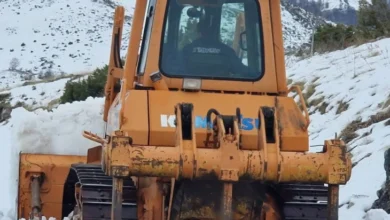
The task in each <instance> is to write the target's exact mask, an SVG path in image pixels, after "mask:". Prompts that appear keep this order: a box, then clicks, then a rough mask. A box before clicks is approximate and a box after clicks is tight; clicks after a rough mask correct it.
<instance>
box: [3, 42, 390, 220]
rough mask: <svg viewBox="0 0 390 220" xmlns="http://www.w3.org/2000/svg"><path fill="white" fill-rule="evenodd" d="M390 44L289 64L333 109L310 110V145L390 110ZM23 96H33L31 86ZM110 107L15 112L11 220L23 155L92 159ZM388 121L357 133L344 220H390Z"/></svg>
mask: <svg viewBox="0 0 390 220" xmlns="http://www.w3.org/2000/svg"><path fill="white" fill-rule="evenodd" d="M389 45H390V39H383V40H380V41H377V42H373V43H369V44H365V45H362V46H359V47H356V48H348V49H346V50H341V51H336V52H332V53H328V54H324V55H317V56H314V57H312V58H309V59H303V60H299V59H297V58H294V57H289V58H288V59H287V71H288V77H289V78H290V79H292V80H293V82H294V83H300V82H306V83H305V84H304V86H305V89H304V90H303V92H308V91H309V90H311V91H314V93H312V96H311V97H310V98H309V99H308V102H309V103H310V102H313V100H316V99H320V100H321V97H322V96H323V97H324V100H323V102H326V103H327V107H326V108H324V109H323V110H324V112H323V114H322V113H321V112H320V110H319V109H317V110H316V108H317V107H319V106H321V105H322V104H323V102H317V103H316V104H315V105H313V106H311V107H310V112H311V121H312V122H311V125H310V128H309V129H310V134H311V136H310V139H311V140H310V143H311V145H316V144H322V143H323V140H325V139H329V138H333V137H334V133H335V132H337V133H340V132H341V131H342V130H343V128H344V127H345V126H346V125H347V124H348V123H350V122H351V121H353V120H356V119H358V118H359V117H360V118H361V120H362V121H367V120H369V118H370V116H371V115H375V114H376V113H378V112H380V111H385V110H389V108H390V106H387V107H386V106H385V105H384V104H385V103H386V102H387V101H388V100H389V97H390V96H389V95H390V92H389V91H390V84H389V83H388V82H389V81H390V76H389V75H388V74H387V69H388V68H389V65H390V57H389V54H388V52H387V51H388V50H389V49H390V48H389V47H390V46H389ZM61 83H62V80H59V81H56V82H52V83H48V84H52V85H53V86H47V87H46V88H47V89H48V90H50V88H52V87H54V85H55V84H57V85H56V86H59V87H60V86H61V85H63V84H61ZM313 83H314V84H313ZM311 84H313V85H315V86H310V85H311ZM308 88H311V89H308ZM313 88H315V89H314V90H313ZM16 89H19V90H22V89H26V90H30V89H31V87H19V88H16ZM58 89H61V88H58ZM52 91H53V90H52ZM12 94H13V93H12ZM37 97H40V96H37ZM53 98H56V97H54V96H53ZM103 102H104V101H103V99H102V98H96V99H92V98H90V99H88V100H86V101H83V102H75V103H72V104H65V105H60V106H59V107H58V108H57V109H54V110H53V111H52V112H47V111H44V110H40V109H39V110H36V111H34V112H29V111H27V110H25V109H23V108H17V109H14V110H13V111H12V118H11V119H10V120H9V122H8V123H6V124H4V125H2V126H0V133H1V134H2V135H3V137H4V140H3V141H4V143H3V144H2V149H3V151H2V154H1V155H0V161H2V162H4V164H3V163H2V166H0V169H1V170H0V172H1V173H3V175H5V176H4V179H9V180H10V181H9V182H8V181H2V182H1V183H0V184H1V185H0V195H3V196H2V199H1V200H0V207H1V209H0V210H2V211H3V214H4V215H5V214H7V213H8V212H10V213H11V214H13V213H14V209H15V198H16V192H17V189H16V183H17V179H16V178H17V174H16V173H17V172H16V170H17V152H18V151H20V150H23V151H25V152H42V153H52V152H56V153H67V154H68V153H71V154H78V155H79V154H85V153H86V149H87V148H88V147H92V146H93V143H91V142H90V141H88V140H86V139H85V138H83V137H82V136H81V131H82V130H84V129H85V130H91V131H92V132H95V133H98V134H102V133H103V128H104V125H103V123H102V121H101V118H102V115H101V114H102V105H103ZM340 102H341V103H343V102H345V103H348V107H347V108H344V111H341V112H340V113H336V112H337V110H338V109H340V108H339V105H340ZM388 103H389V102H388ZM324 106H325V105H324ZM388 120H389V119H386V120H382V121H379V122H377V123H373V124H372V125H369V126H368V127H366V128H362V129H359V130H357V131H356V133H357V134H358V135H359V136H358V137H357V138H354V139H353V140H352V141H350V142H349V143H348V146H349V147H350V148H353V149H352V150H351V153H352V154H353V162H357V161H360V162H358V163H357V165H355V166H354V168H353V171H352V177H351V180H350V181H349V182H348V184H347V185H346V186H342V187H341V194H340V204H341V205H342V206H341V208H340V219H341V220H344V219H354V220H355V219H356V220H360V219H365V220H368V219H371V220H374V219H375V220H379V219H390V216H389V215H387V214H386V213H385V212H384V211H383V210H369V209H370V207H371V205H372V203H373V202H374V200H375V199H377V196H376V191H377V190H378V189H380V187H381V185H382V184H383V183H384V181H385V171H384V169H383V164H384V158H383V156H384V155H383V153H384V151H385V150H386V149H388V148H390V137H389V136H390V126H388V125H387V126H386V125H385V124H386V122H387V121H388ZM59 125H60V126H59ZM37 128H39V129H37ZM366 132H368V133H367V134H365V135H363V134H364V133H366ZM362 135H363V136H364V137H362ZM70 138H72V145H73V146H82V149H80V148H72V147H69V145H68V142H67V141H66V140H68V139H70ZM48 146H51V147H50V148H49V147H48ZM9 210H11V211H9ZM367 211H368V212H367ZM10 217H11V219H12V216H10Z"/></svg>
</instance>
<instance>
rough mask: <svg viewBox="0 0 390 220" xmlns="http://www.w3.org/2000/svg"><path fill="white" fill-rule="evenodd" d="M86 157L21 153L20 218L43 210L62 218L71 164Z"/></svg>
mask: <svg viewBox="0 0 390 220" xmlns="http://www.w3.org/2000/svg"><path fill="white" fill-rule="evenodd" d="M86 161H87V157H85V156H72V155H52V154H26V153H20V155H19V186H18V219H20V218H25V219H30V217H33V216H37V217H38V216H39V215H41V214H44V215H45V216H50V217H55V218H56V219H62V218H61V217H62V203H63V196H64V183H65V180H66V178H67V176H68V173H69V169H70V167H71V164H77V163H86Z"/></svg>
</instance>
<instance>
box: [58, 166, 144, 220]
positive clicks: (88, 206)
mask: <svg viewBox="0 0 390 220" xmlns="http://www.w3.org/2000/svg"><path fill="white" fill-rule="evenodd" d="M76 183H77V186H78V187H79V188H80V195H79V201H80V202H81V204H80V206H81V207H82V216H83V220H98V219H99V220H111V197H112V178H111V177H109V176H106V175H105V174H104V173H103V171H102V169H101V166H100V165H95V164H74V165H72V167H71V171H70V173H69V175H68V179H67V186H68V188H67V189H68V192H64V196H65V195H66V194H65V193H69V194H73V195H74V192H75V188H76V187H75V184H76ZM72 185H73V187H72ZM73 197H74V196H73ZM135 199H136V189H135V186H134V183H133V181H132V180H131V179H126V180H124V181H123V204H122V219H123V220H131V219H137V205H136V202H135ZM73 202H76V201H75V199H73ZM73 204H77V203H73ZM73 206H74V205H73ZM70 207H71V205H70V204H69V209H70ZM64 211H65V210H64ZM71 211H72V210H71ZM71 211H68V213H63V215H65V216H67V215H68V214H69V213H70V212H71ZM63 217H64V216H63Z"/></svg>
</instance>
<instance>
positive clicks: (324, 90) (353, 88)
mask: <svg viewBox="0 0 390 220" xmlns="http://www.w3.org/2000/svg"><path fill="white" fill-rule="evenodd" d="M389 45H390V39H383V40H380V41H377V42H374V43H368V44H364V45H361V46H359V47H351V48H348V49H346V50H340V51H335V52H332V53H327V54H324V55H317V56H313V57H312V58H309V59H305V60H301V61H299V60H297V58H289V59H288V60H287V62H286V63H287V65H288V67H287V71H288V77H289V78H290V79H291V80H293V82H294V83H298V82H305V84H304V85H305V89H304V90H303V92H313V91H314V93H313V95H312V96H311V97H310V98H309V99H308V102H309V103H310V102H311V101H315V100H317V101H318V100H321V98H322V97H323V100H324V101H322V102H321V101H318V102H319V103H318V104H316V105H314V106H311V107H310V109H309V111H310V112H311V115H310V118H311V125H310V127H309V131H310V144H311V145H316V144H323V141H324V140H325V139H330V138H333V137H334V135H335V133H336V132H337V133H340V132H341V131H342V129H343V128H344V127H345V126H346V125H347V124H348V123H350V122H351V121H353V120H356V119H358V118H361V119H362V121H366V120H368V119H369V118H370V116H371V115H375V114H376V113H377V112H380V111H384V110H386V108H384V106H383V104H384V103H385V102H386V101H387V100H388V99H389V95H390V84H389V83H388V82H390V75H389V74H388V69H389V65H390V57H389V52H388V50H389V49H390V46H389ZM310 85H311V86H310ZM313 88H314V89H313ZM309 90H310V91H309ZM342 103H347V104H348V105H345V104H344V105H340V104H342ZM322 104H324V106H326V105H327V107H326V108H325V113H324V114H322V113H321V112H320V111H319V110H318V109H317V108H318V107H319V106H321V105H322ZM339 107H340V108H339ZM341 107H346V109H345V108H344V109H343V110H344V111H341V113H338V112H337V111H338V110H341V109H342V108H341ZM384 123H385V121H381V122H379V123H376V124H372V125H371V126H369V127H367V128H363V129H360V130H358V131H357V132H356V133H357V134H358V135H359V137H357V138H355V139H354V140H352V141H351V142H350V143H349V144H348V146H349V147H350V148H353V150H352V151H351V153H352V154H353V158H352V162H358V164H357V165H356V166H355V167H354V168H353V170H352V177H351V179H350V181H349V182H348V184H347V185H345V186H341V187H340V190H341V191H340V204H343V205H342V207H341V208H340V219H356V220H358V219H363V218H364V216H365V215H366V214H367V218H371V219H373V218H372V217H369V215H371V216H372V215H375V213H378V212H376V211H372V212H370V213H366V211H367V210H369V209H370V207H371V205H372V203H373V202H374V201H375V200H376V199H377V195H376V192H377V190H379V189H380V188H381V186H382V184H383V183H384V181H385V178H386V175H385V170H384V168H383V164H384V151H385V150H386V149H388V148H390V137H389V136H390V126H385V125H384ZM366 132H367V134H365V135H366V136H365V137H362V135H363V134H364V133H366ZM359 161H360V162H359ZM378 218H380V217H378Z"/></svg>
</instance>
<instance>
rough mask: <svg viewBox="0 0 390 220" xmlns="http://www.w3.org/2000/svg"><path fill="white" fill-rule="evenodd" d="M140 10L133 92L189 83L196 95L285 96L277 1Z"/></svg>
mask: <svg viewBox="0 0 390 220" xmlns="http://www.w3.org/2000/svg"><path fill="white" fill-rule="evenodd" d="M142 4H144V3H142ZM140 10H145V13H146V18H145V23H144V27H143V28H142V43H141V48H140V54H139V60H138V62H137V64H136V69H135V74H136V76H135V78H136V82H135V83H136V85H139V88H143V89H145V88H147V89H153V88H155V86H154V85H155V83H156V80H155V79H157V80H161V81H163V83H162V84H164V85H166V86H164V88H168V89H169V90H171V91H176V90H187V89H188V87H187V86H186V85H189V84H191V83H192V85H196V86H194V87H191V89H192V90H196V91H215V92H240V93H242V92H244V93H253V92H255V93H257V94H259V93H267V94H284V93H285V92H286V90H287V86H286V76H285V69H284V49H283V40H282V28H281V25H280V23H281V20H280V5H279V4H278V3H276V2H274V1H271V0H158V1H157V0H149V2H148V6H145V8H143V9H141V8H139V9H138V12H140ZM140 13H141V12H140ZM142 13H143V12H142ZM136 14H137V13H136ZM136 18H137V19H140V18H141V15H140V16H139V17H136ZM139 28H141V27H138V26H137V28H136V29H134V30H133V31H135V30H137V31H138V30H140V29H139ZM138 34H140V33H139V32H133V33H132V34H131V38H133V37H134V38H135V39H137V38H138V37H139V35H138ZM134 47H135V46H134ZM134 49H135V48H134ZM137 50H138V48H137ZM133 54H134V53H133ZM126 74H128V75H127V76H128V77H131V74H134V72H133V70H130V71H129V72H127V73H126ZM156 75H157V76H158V77H155V76H156ZM153 77H155V78H153ZM152 78H153V79H152ZM131 80H132V79H131ZM189 81H191V83H188V84H186V82H189Z"/></svg>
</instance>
